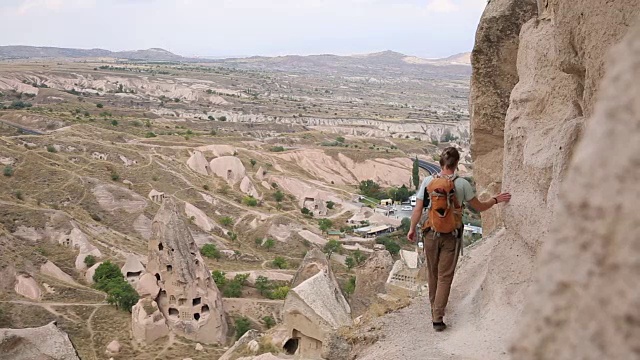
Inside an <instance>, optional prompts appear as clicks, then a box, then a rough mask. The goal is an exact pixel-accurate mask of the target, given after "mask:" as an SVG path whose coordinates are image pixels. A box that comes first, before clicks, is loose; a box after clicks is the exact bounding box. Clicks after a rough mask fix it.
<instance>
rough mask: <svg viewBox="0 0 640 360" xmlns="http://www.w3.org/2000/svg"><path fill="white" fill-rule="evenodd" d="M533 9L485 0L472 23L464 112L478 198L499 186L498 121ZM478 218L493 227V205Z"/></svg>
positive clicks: (526, 0) (529, 2)
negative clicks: (467, 99) (468, 122)
mask: <svg viewBox="0 0 640 360" xmlns="http://www.w3.org/2000/svg"><path fill="white" fill-rule="evenodd" d="M536 14H537V7H536V0H508V1H504V0H498V1H491V2H489V3H488V4H487V7H486V9H485V11H484V14H483V16H482V19H481V20H480V24H479V25H478V32H477V34H476V42H475V46H474V48H473V53H472V57H471V63H472V65H473V72H472V75H471V94H470V107H469V110H470V111H469V112H470V115H471V132H472V135H471V151H472V154H473V158H474V164H475V167H474V171H473V176H474V178H475V180H476V183H477V186H478V192H479V195H480V197H481V199H482V200H484V197H485V196H487V195H490V194H493V193H495V192H497V191H498V190H499V189H500V186H501V185H502V160H503V157H502V153H503V150H504V121H505V116H506V114H507V109H508V108H509V96H510V94H511V91H512V90H513V88H514V86H515V85H516V83H517V82H518V72H517V69H516V60H517V57H518V45H519V43H520V40H519V35H520V28H521V27H522V25H523V24H524V23H525V22H527V21H528V20H529V19H531V18H533V17H534V16H535V15H536ZM482 218H483V219H482V220H483V228H484V230H485V232H486V233H489V232H491V231H492V230H494V229H495V228H496V227H497V224H498V222H499V219H498V214H497V211H496V210H491V211H489V212H486V213H484V214H483V217H482Z"/></svg>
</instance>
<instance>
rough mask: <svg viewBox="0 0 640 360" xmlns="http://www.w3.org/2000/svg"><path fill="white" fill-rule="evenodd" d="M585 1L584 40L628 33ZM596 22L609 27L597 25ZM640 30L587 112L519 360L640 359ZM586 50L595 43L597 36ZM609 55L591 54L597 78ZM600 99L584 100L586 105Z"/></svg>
mask: <svg viewBox="0 0 640 360" xmlns="http://www.w3.org/2000/svg"><path fill="white" fill-rule="evenodd" d="M582 3H583V5H585V6H584V7H582V8H581V9H580V10H582V11H584V14H591V15H592V17H590V19H589V20H588V21H586V23H585V25H584V28H581V29H580V28H578V29H576V30H581V31H577V34H580V33H582V34H587V33H593V32H595V33H596V34H598V35H606V36H605V37H596V38H599V39H600V40H601V41H607V40H611V39H612V33H611V30H612V29H617V30H618V32H620V33H621V32H624V30H626V26H624V24H618V26H615V25H614V26H611V25H609V24H610V22H604V23H601V22H600V21H601V20H605V19H602V16H603V15H602V13H601V12H599V11H598V12H595V11H593V9H589V7H588V6H587V3H586V2H582ZM620 3H624V5H623V4H620ZM589 4H591V2H590V3H589ZM555 5H556V6H557V4H555ZM639 7H640V3H639V2H637V1H626V2H624V1H623V2H619V3H618V5H617V6H616V7H615V8H614V9H613V10H615V11H614V13H617V15H618V16H619V17H615V18H614V19H620V20H621V19H625V18H627V16H628V14H626V13H627V12H631V13H633V12H635V13H636V14H637V13H638V12H639V11H640V10H639ZM555 10H556V11H558V10H559V11H558V12H557V13H556V16H558V15H559V14H562V10H563V9H562V8H557V7H556V8H555ZM567 15H576V16H577V14H565V16H567ZM596 18H598V19H596ZM560 19H562V17H561V18H560ZM606 20H612V19H611V18H610V17H609V18H608V19H606ZM590 24H591V25H593V26H595V25H596V24H603V25H602V26H601V27H599V28H593V27H592V26H590ZM604 24H607V26H604ZM636 24H637V25H636V26H635V28H634V29H633V30H631V31H629V33H628V34H627V35H626V39H625V40H624V41H622V44H620V45H618V46H617V47H616V48H615V49H614V51H612V52H611V56H609V58H610V59H611V62H610V66H608V67H606V70H605V74H606V75H605V78H604V80H603V82H602V85H601V89H600V90H599V92H598V95H597V98H598V102H597V103H596V105H595V106H594V107H593V108H590V110H589V111H588V113H591V114H593V115H592V116H591V117H590V118H589V119H588V120H587V127H586V131H585V134H584V136H583V138H582V141H581V143H580V145H579V146H578V147H577V148H576V149H575V153H574V155H573V158H572V160H571V165H570V167H569V169H568V171H567V177H566V180H564V183H563V185H562V187H561V191H560V194H561V195H560V206H559V207H558V209H557V211H556V212H555V216H554V217H555V218H556V219H555V221H554V224H553V226H552V227H551V231H550V235H549V237H548V239H547V240H546V241H545V244H544V246H543V249H542V253H541V258H542V261H541V263H540V270H539V272H538V275H537V278H538V281H537V283H536V284H535V286H534V287H533V289H532V291H531V294H532V297H531V301H530V302H529V304H528V305H527V307H526V308H525V312H524V321H523V322H522V324H521V326H520V328H521V331H520V336H519V337H518V340H517V342H516V346H515V347H514V352H513V354H514V357H515V358H517V359H634V358H638V357H639V356H640V342H639V339H640V312H639V311H638V309H640V289H639V288H638V287H637V286H635V285H634V284H637V281H638V276H639V275H640V246H639V245H640V242H639V241H638V236H637V233H638V231H639V230H640V215H639V213H638V212H637V210H636V207H637V204H638V201H639V200H640V187H639V186H638V178H639V177H640V170H639V169H640V168H639V167H638V165H640V81H639V79H640V24H638V22H637V21H636ZM605 28H606V29H605ZM577 34H576V35H577ZM615 38H617V36H613V39H615ZM582 40H587V39H582ZM587 43H592V44H594V39H588V40H587ZM602 45H604V44H602ZM601 48H602V46H596V47H595V48H586V50H587V51H586V53H585V58H584V59H583V60H584V62H582V63H583V64H585V65H586V66H587V67H589V65H591V66H595V68H594V69H593V70H594V71H595V73H596V74H600V73H601V72H599V71H598V70H600V69H601V67H600V66H599V65H598V64H597V62H594V61H593V59H591V58H590V56H588V55H591V54H593V55H600V54H599V51H598V50H600V49H601ZM588 50H591V51H593V50H596V52H595V53H591V51H588ZM578 59H579V58H578ZM588 73H589V74H591V73H592V72H591V71H589V72H588ZM585 80H586V79H585ZM595 83H596V82H595V81H594V80H593V79H592V80H590V81H586V83H585V91H589V86H588V85H587V84H591V86H594V85H595ZM593 90H595V89H591V91H593ZM594 98H595V97H594V95H593V94H592V93H585V98H584V101H585V103H588V102H590V101H591V100H592V99H594ZM594 163H595V164H599V167H598V171H593V170H594V168H593V164H594Z"/></svg>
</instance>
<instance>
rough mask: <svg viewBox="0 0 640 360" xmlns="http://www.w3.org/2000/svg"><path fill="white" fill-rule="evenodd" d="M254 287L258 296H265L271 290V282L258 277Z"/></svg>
mask: <svg viewBox="0 0 640 360" xmlns="http://www.w3.org/2000/svg"><path fill="white" fill-rule="evenodd" d="M255 286H256V290H258V292H259V293H260V295H262V296H265V295H266V294H267V293H268V292H269V291H270V290H271V281H269V279H268V278H267V277H265V276H262V275H260V276H258V277H257V278H256V283H255Z"/></svg>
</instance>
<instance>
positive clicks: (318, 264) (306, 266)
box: [291, 247, 338, 287]
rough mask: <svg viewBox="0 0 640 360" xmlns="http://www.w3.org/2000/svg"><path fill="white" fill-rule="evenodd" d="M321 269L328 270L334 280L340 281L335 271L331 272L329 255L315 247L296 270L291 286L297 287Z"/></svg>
mask: <svg viewBox="0 0 640 360" xmlns="http://www.w3.org/2000/svg"><path fill="white" fill-rule="evenodd" d="M321 271H325V272H328V274H329V276H330V277H331V278H332V280H333V281H334V282H335V283H336V284H337V283H338V281H337V280H336V279H335V276H334V275H333V272H331V267H330V266H329V261H328V260H327V256H326V255H325V254H324V253H323V252H322V250H320V249H318V248H315V247H314V248H312V249H311V250H309V251H308V252H307V254H306V255H305V256H304V259H303V260H302V263H300V267H298V271H296V274H295V275H294V277H293V281H292V282H291V287H296V286H298V285H300V284H302V283H303V282H304V281H305V280H307V279H309V278H311V277H312V276H314V275H315V274H317V273H319V272H321Z"/></svg>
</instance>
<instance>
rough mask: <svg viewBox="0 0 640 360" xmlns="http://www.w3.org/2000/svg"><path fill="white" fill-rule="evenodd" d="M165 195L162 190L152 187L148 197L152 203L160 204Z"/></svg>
mask: <svg viewBox="0 0 640 360" xmlns="http://www.w3.org/2000/svg"><path fill="white" fill-rule="evenodd" d="M164 198H165V195H164V193H163V192H160V191H157V190H155V189H152V190H151V191H150V192H149V199H151V201H153V202H154V203H158V204H162V202H163V201H164Z"/></svg>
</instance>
